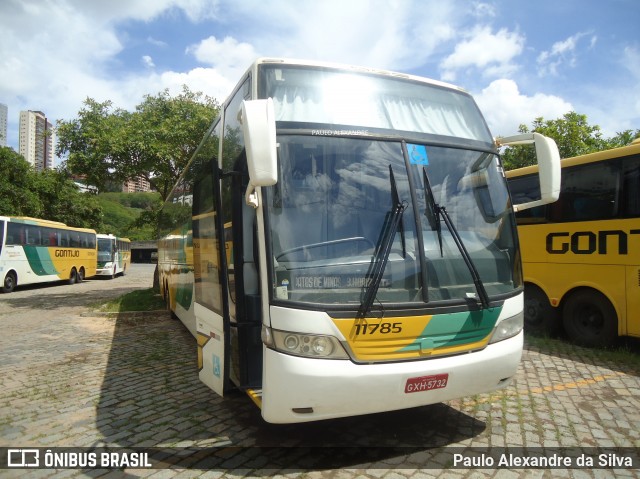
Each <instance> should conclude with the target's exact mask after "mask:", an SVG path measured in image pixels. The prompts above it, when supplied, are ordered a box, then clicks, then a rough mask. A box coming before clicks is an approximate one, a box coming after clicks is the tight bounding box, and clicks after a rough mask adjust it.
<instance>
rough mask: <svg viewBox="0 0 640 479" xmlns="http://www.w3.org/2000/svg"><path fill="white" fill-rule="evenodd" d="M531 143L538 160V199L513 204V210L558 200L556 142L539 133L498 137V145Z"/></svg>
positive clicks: (558, 165)
mask: <svg viewBox="0 0 640 479" xmlns="http://www.w3.org/2000/svg"><path fill="white" fill-rule="evenodd" d="M529 143H533V144H534V146H535V148H536V157H537V160H538V177H539V179H540V199H539V200H535V201H529V202H527V203H520V204H516V205H513V210H514V211H523V210H528V209H529V208H534V207H536V206H541V205H546V204H548V203H553V202H554V201H557V200H558V197H559V196H560V153H559V152H558V146H557V145H556V142H555V141H553V140H552V139H551V138H547V137H546V136H544V135H541V134H540V133H525V134H522V135H515V136H509V137H505V138H500V139H499V142H498V146H512V145H526V144H529Z"/></svg>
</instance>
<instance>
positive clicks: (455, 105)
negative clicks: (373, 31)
mask: <svg viewBox="0 0 640 479" xmlns="http://www.w3.org/2000/svg"><path fill="white" fill-rule="evenodd" d="M523 142H525V143H526V142H529V143H534V144H535V147H536V150H537V155H538V161H539V163H540V165H541V169H540V182H541V190H542V198H541V199H540V200H538V201H537V202H534V203H531V204H527V205H522V206H521V208H526V207H530V206H534V205H536V204H543V203H545V202H549V201H553V200H554V199H556V198H557V193H558V189H559V176H558V175H559V171H560V170H559V156H558V151H557V148H556V146H555V143H553V141H551V140H548V139H547V138H545V137H543V136H541V135H538V134H528V135H518V136H516V137H512V138H507V139H503V140H502V142H501V144H515V143H523ZM513 209H514V208H513V207H512V204H511V201H510V197H509V192H508V189H507V184H506V180H505V177H504V173H503V170H502V167H501V163H500V158H499V151H498V145H497V144H496V142H495V141H494V139H493V138H492V137H491V134H490V133H489V130H488V128H487V126H486V123H485V121H484V119H483V117H482V115H481V113H480V111H479V110H478V108H477V106H476V104H475V102H474V101H473V99H472V98H471V96H470V95H469V94H468V93H466V92H464V91H463V90H461V89H459V88H457V87H454V86H451V85H448V84H444V83H440V82H436V81H431V80H427V79H423V78H418V77H413V76H410V75H404V74H398V73H391V72H383V71H378V70H370V69H365V68H358V67H352V66H338V65H330V64H320V63H306V62H298V61H290V60H275V59H261V60H258V61H256V62H255V63H254V64H253V65H252V66H251V67H250V68H249V70H248V71H247V72H246V73H245V74H244V75H243V76H242V78H241V79H240V81H239V83H238V85H237V87H236V88H235V89H234V91H233V93H232V95H231V96H230V97H229V99H228V100H227V101H226V102H225V103H224V104H223V106H222V107H221V111H220V116H219V117H218V118H217V119H216V120H215V121H214V122H213V124H212V126H211V128H210V129H209V131H208V132H207V134H206V135H205V137H204V139H203V140H202V142H201V144H200V146H199V147H198V150H197V151H196V153H195V154H194V156H193V158H192V159H191V161H190V163H189V165H188V166H187V167H186V169H185V171H184V172H183V173H182V175H181V176H180V179H179V180H178V182H177V184H176V185H175V187H174V189H173V192H172V193H171V194H170V196H169V197H168V199H167V201H166V203H165V205H164V207H163V210H162V212H161V215H160V218H159V227H160V231H161V237H160V239H159V244H158V271H159V280H160V286H161V292H162V294H163V295H164V297H165V299H166V301H167V304H168V307H169V308H170V309H171V311H172V312H173V313H175V315H177V316H178V317H179V318H180V319H181V320H182V322H184V324H185V325H186V326H187V328H188V329H189V330H190V331H191V333H192V334H193V335H194V336H195V337H196V338H197V345H198V362H199V375H200V379H201V380H202V381H203V382H204V383H205V384H207V385H208V386H209V387H210V388H211V389H213V390H214V391H215V392H216V393H218V394H220V395H224V394H225V393H226V392H227V391H228V390H230V389H231V388H238V389H240V390H243V391H246V392H247V394H248V395H249V396H250V397H251V398H252V399H253V400H254V402H255V403H256V404H257V405H258V406H259V407H260V408H261V413H262V417H263V418H264V419H265V420H266V421H267V422H272V423H292V422H305V421H315V420H319V419H327V418H336V417H345V416H353V415H358V414H367V413H374V412H381V411H390V410H394V409H403V408H410V407H415V406H421V405H426V404H432V403H437V402H441V401H446V400H449V399H452V398H458V397H462V396H466V395H472V394H477V393H483V392H487V391H492V390H495V389H499V388H503V387H505V386H506V385H507V384H508V383H509V382H510V380H511V378H512V377H513V375H514V374H515V373H516V370H517V367H518V364H519V361H520V357H521V353H522V344H523V336H522V325H523V314H522V313H523V294H522V291H523V286H522V273H521V266H520V257H519V252H518V243H517V236H516V225H515V219H514V214H513Z"/></svg>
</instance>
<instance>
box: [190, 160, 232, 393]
mask: <svg viewBox="0 0 640 479" xmlns="http://www.w3.org/2000/svg"><path fill="white" fill-rule="evenodd" d="M214 165H215V163H213V164H212V162H210V161H208V162H206V164H205V165H200V167H201V169H200V171H199V172H194V176H195V177H196V179H195V180H194V181H193V184H194V188H193V208H192V211H193V214H192V228H193V266H194V268H193V269H194V273H193V274H194V285H195V288H194V289H195V301H194V313H195V321H196V338H197V341H198V367H199V373H198V375H199V377H200V380H201V381H202V382H204V383H205V384H206V385H207V386H209V387H210V388H211V389H213V390H214V391H215V392H216V393H218V394H219V395H221V396H222V395H224V393H225V391H226V390H227V389H228V386H229V382H228V378H229V369H228V368H229V347H228V341H229V329H228V321H225V318H228V314H229V313H228V311H229V308H228V304H227V290H226V285H225V283H224V281H223V280H222V272H223V271H224V269H225V264H226V262H225V261H224V244H225V243H224V236H223V231H222V228H221V224H220V215H219V211H220V210H219V204H220V200H219V189H218V188H217V187H216V185H217V184H219V182H218V177H219V176H218V174H217V167H215V166H217V165H215V166H214Z"/></svg>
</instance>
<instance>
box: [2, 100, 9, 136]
mask: <svg viewBox="0 0 640 479" xmlns="http://www.w3.org/2000/svg"><path fill="white" fill-rule="evenodd" d="M8 116H9V108H8V107H7V105H5V104H4V103H0V147H2V146H7V132H8V126H7V117H8Z"/></svg>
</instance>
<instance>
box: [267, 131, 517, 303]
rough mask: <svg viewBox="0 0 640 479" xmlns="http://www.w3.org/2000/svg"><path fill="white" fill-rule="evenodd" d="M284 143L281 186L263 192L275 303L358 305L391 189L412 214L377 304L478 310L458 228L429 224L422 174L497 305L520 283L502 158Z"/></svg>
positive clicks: (385, 146) (392, 144) (360, 141)
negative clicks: (470, 304)
mask: <svg viewBox="0 0 640 479" xmlns="http://www.w3.org/2000/svg"><path fill="white" fill-rule="evenodd" d="M278 143H279V155H278V156H279V169H280V170H279V177H278V182H277V183H276V185H274V186H272V187H269V188H268V190H267V205H268V222H269V226H270V246H271V255H270V256H271V258H272V261H273V264H272V274H273V278H272V279H273V281H272V283H273V284H274V292H273V294H274V298H275V299H277V300H289V301H296V302H306V303H317V304H323V305H349V304H353V305H355V307H357V306H359V305H360V304H361V303H362V295H363V294H364V293H365V292H366V290H367V287H368V286H369V283H370V281H371V278H370V277H369V276H368V274H367V273H368V271H369V269H370V266H371V264H372V261H373V260H372V258H373V256H374V251H375V250H376V248H377V247H378V246H379V245H380V240H381V237H382V232H383V230H384V227H385V219H386V218H388V217H389V215H390V214H391V211H392V209H393V207H394V206H395V204H394V195H393V194H392V189H393V188H394V186H395V189H396V190H397V197H398V200H399V202H400V203H402V204H403V206H404V211H403V214H402V217H401V222H400V225H399V227H398V228H397V230H396V231H395V234H394V236H393V240H392V243H391V247H390V250H389V252H388V257H387V258H385V259H386V260H387V262H386V266H385V267H384V271H383V272H382V277H381V279H379V284H378V285H377V286H378V289H377V295H376V303H406V302H411V303H415V302H418V303H424V302H429V303H432V302H438V301H455V302H465V301H469V300H470V299H471V300H476V301H478V295H477V288H476V285H474V280H473V275H472V273H471V271H470V268H469V267H468V265H467V264H466V263H465V260H464V258H463V256H462V254H461V251H460V249H459V248H458V246H457V245H456V241H455V238H454V237H453V236H452V233H451V231H450V230H449V229H447V228H446V227H443V228H436V227H435V225H434V223H433V221H429V219H428V217H427V216H425V215H427V213H428V212H429V207H430V204H429V203H430V201H429V198H425V197H426V195H425V188H426V185H425V184H424V181H425V177H426V175H425V172H426V174H427V175H428V180H429V183H430V186H431V191H432V194H433V201H435V203H437V204H438V205H439V207H440V208H445V209H446V211H447V213H448V216H449V217H450V219H451V222H452V223H453V225H454V228H455V231H457V233H458V234H459V238H460V239H461V241H462V242H463V243H464V246H465V248H466V250H467V251H468V253H469V256H470V258H471V261H472V262H473V265H474V266H475V269H477V271H478V274H479V276H480V281H481V282H482V284H483V286H484V288H485V290H486V292H487V294H488V295H489V297H491V296H493V297H495V296H496V295H501V294H509V293H513V292H514V289H515V288H517V287H519V286H520V285H521V278H520V273H519V269H518V268H516V264H517V261H516V255H515V251H516V249H515V234H514V230H515V224H514V221H513V216H512V215H511V214H507V213H509V212H510V211H511V205H510V202H509V195H508V192H507V186H506V182H505V178H504V174H503V172H502V169H501V167H500V164H499V162H498V158H497V156H496V155H495V154H493V153H491V152H486V151H477V150H472V149H462V148H454V147H443V146H433V145H429V144H406V143H404V142H402V141H390V140H373V139H364V138H349V137H347V138H343V137H336V136H313V135H311V136H307V135H286V134H283V135H279V136H278ZM391 175H392V176H393V178H394V180H393V181H390V179H391Z"/></svg>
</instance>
